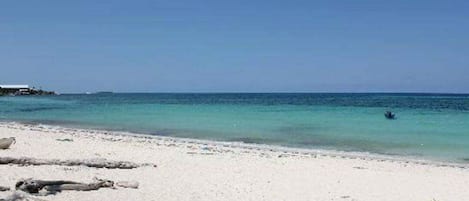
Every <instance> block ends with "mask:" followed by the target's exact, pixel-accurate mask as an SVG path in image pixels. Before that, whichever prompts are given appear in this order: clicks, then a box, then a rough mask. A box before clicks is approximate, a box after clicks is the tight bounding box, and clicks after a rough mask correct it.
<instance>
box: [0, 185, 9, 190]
mask: <svg viewBox="0 0 469 201" xmlns="http://www.w3.org/2000/svg"><path fill="white" fill-rule="evenodd" d="M9 190H10V188H9V187H5V186H0V191H9Z"/></svg>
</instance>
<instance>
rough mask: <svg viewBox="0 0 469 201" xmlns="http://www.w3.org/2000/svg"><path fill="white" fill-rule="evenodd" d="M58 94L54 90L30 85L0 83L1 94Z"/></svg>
mask: <svg viewBox="0 0 469 201" xmlns="http://www.w3.org/2000/svg"><path fill="white" fill-rule="evenodd" d="M5 95H9V96H27V95H56V93H55V92H54V91H45V90H42V89H36V88H34V87H29V85H0V96H5Z"/></svg>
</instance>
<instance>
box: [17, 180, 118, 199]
mask: <svg viewBox="0 0 469 201" xmlns="http://www.w3.org/2000/svg"><path fill="white" fill-rule="evenodd" d="M15 187H16V190H21V191H24V192H27V193H40V194H41V195H47V194H55V193H57V192H61V191H92V190H98V189H100V188H113V187H114V182H113V181H110V180H97V181H96V182H93V183H79V182H74V181H64V180H57V181H46V180H33V179H25V180H20V181H18V182H17V183H16V185H15Z"/></svg>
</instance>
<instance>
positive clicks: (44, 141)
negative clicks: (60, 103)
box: [0, 122, 469, 201]
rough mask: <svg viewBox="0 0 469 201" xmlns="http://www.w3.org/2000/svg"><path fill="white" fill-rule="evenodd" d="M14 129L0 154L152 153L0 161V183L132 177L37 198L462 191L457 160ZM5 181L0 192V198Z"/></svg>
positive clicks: (372, 197) (365, 196)
mask: <svg viewBox="0 0 469 201" xmlns="http://www.w3.org/2000/svg"><path fill="white" fill-rule="evenodd" d="M4 137H16V141H17V142H16V144H14V145H13V146H12V147H11V148H10V149H7V150H0V157H7V156H9V157H22V156H24V157H35V158H43V159H90V158H105V159H109V160H122V161H131V162H136V163H154V164H156V165H157V167H150V166H146V167H140V168H136V169H129V170H125V169H124V170H123V169H96V168H89V167H82V166H75V167H64V166H55V165H53V166H47V165H45V166H18V165H0V173H1V174H0V186H8V187H11V188H14V184H15V183H16V181H18V180H19V179H21V178H34V179H66V180H74V181H80V182H91V181H92V180H93V178H94V177H97V178H102V179H110V180H113V181H138V182H139V188H138V189H126V188H117V189H100V190H97V191H89V192H77V191H69V192H61V193H58V194H56V195H48V196H37V198H39V199H42V200H62V201H63V200H103V201H106V200H168V201H171V200H256V201H258V200H319V201H322V200H328V201H329V200H339V201H351V200H357V201H358V200H359V201H378V200H379V201H387V200H389V201H396V200H399V201H406V200H409V201H433V200H437V201H453V200H454V201H461V200H468V199H469V190H468V189H469V169H468V167H467V166H466V165H461V164H449V163H447V164H446V163H437V162H431V161H418V160H417V161H416V160H408V159H402V158H401V159H399V158H388V157H384V156H383V157H379V156H365V155H356V154H348V153H333V152H325V151H318V150H301V149H288V148H278V147H269V146H256V145H246V144H242V143H223V142H210V141H199V140H189V139H178V138H168V137H151V136H145V135H137V136H133V135H131V134H126V133H120V132H110V131H95V130H82V129H71V128H61V127H52V126H43V125H27V124H19V123H11V122H9V123H5V122H4V123H0V138H4ZM12 193H13V191H8V192H0V199H1V198H5V197H7V196H8V195H10V194H12Z"/></svg>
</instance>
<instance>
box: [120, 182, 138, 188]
mask: <svg viewBox="0 0 469 201" xmlns="http://www.w3.org/2000/svg"><path fill="white" fill-rule="evenodd" d="M138 185H139V183H138V182H137V181H118V182H116V186H119V187H122V188H135V189H137V188H138Z"/></svg>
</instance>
